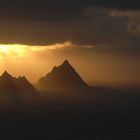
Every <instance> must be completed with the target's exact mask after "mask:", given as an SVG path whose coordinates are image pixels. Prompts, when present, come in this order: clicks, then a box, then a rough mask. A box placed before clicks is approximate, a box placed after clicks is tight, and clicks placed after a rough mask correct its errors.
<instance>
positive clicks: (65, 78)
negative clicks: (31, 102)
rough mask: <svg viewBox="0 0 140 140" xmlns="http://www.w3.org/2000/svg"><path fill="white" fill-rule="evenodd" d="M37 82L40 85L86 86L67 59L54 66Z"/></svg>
mask: <svg viewBox="0 0 140 140" xmlns="http://www.w3.org/2000/svg"><path fill="white" fill-rule="evenodd" d="M37 84H38V85H39V86H41V87H42V86H43V87H47V86H48V87H83V86H87V84H86V83H85V82H84V81H83V80H82V78H81V77H80V75H79V74H78V73H77V72H76V70H75V69H74V68H73V67H72V65H71V64H70V63H69V61H68V60H65V61H64V62H63V63H62V64H61V65H60V66H58V67H54V68H53V70H52V71H51V72H50V73H48V74H47V75H46V76H45V77H42V78H41V79H40V80H39V81H38V83H37Z"/></svg>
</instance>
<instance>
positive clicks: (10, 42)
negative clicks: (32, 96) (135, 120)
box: [0, 0, 140, 86]
mask: <svg viewBox="0 0 140 140" xmlns="http://www.w3.org/2000/svg"><path fill="white" fill-rule="evenodd" d="M7 3H8V4H7ZM126 3H127V4H126ZM0 11H1V12H0V29H1V32H0V36H1V38H0V44H1V45H0V58H1V59H0V64H1V69H0V72H1V73H2V72H3V71H4V70H8V71H9V72H10V73H12V74H13V75H15V76H17V75H19V74H21V75H26V76H27V77H28V79H29V80H30V81H31V82H33V83H34V82H36V81H37V80H38V78H39V77H41V76H43V75H44V74H46V73H47V72H49V71H50V70H51V69H52V67H54V66H55V65H60V63H62V62H63V61H64V60H65V59H69V60H70V62H71V63H72V64H73V65H74V66H75V68H76V70H77V71H78V72H79V73H80V75H81V76H82V77H83V78H84V79H85V80H86V81H87V82H88V83H89V84H91V85H96V84H97V85H98V84H99V85H132V86H139V85H140V72H139V71H140V65H139V64H140V39H139V38H140V11H139V3H138V2H137V1H136V0H134V1H124V2H121V1H120V0H116V1H113V2H112V1H102V0H100V1H97V0H95V1H90V0H86V1H82V0H77V1H73V0H72V1H67V2H66V1H64V0H60V1H59V2H58V3H56V2H55V1H54V0H50V1H45V0H40V1H32V0H30V1H23V0H20V1H17V0H14V1H8V0H2V1H1V4H0Z"/></svg>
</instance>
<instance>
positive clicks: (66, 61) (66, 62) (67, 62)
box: [62, 59, 70, 65]
mask: <svg viewBox="0 0 140 140" xmlns="http://www.w3.org/2000/svg"><path fill="white" fill-rule="evenodd" d="M62 65H70V63H69V61H68V60H67V59H66V60H65V61H64V62H63V63H62Z"/></svg>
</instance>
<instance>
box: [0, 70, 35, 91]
mask: <svg viewBox="0 0 140 140" xmlns="http://www.w3.org/2000/svg"><path fill="white" fill-rule="evenodd" d="M1 90H3V91H21V90H35V88H34V87H33V86H32V84H30V82H28V80H27V79H26V77H24V76H23V77H21V76H20V77H19V78H15V77H13V76H11V75H10V74H9V73H8V72H7V71H5V72H4V73H3V74H2V75H1V76H0V91H1Z"/></svg>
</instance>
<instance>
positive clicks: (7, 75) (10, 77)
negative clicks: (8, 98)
mask: <svg viewBox="0 0 140 140" xmlns="http://www.w3.org/2000/svg"><path fill="white" fill-rule="evenodd" d="M1 77H2V78H4V79H12V78H13V77H12V76H11V75H10V74H9V73H8V72H7V71H4V73H3V74H2V76H1Z"/></svg>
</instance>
